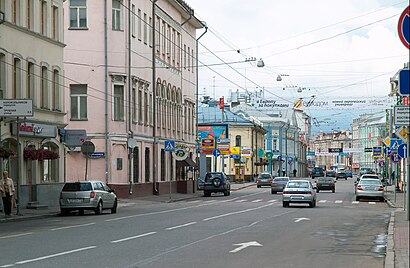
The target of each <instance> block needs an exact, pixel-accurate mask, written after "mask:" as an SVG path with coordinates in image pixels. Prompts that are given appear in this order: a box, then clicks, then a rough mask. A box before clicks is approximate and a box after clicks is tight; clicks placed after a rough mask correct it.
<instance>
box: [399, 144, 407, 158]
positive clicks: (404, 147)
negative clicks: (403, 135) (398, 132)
mask: <svg viewBox="0 0 410 268" xmlns="http://www.w3.org/2000/svg"><path fill="white" fill-rule="evenodd" d="M397 154H398V155H399V156H400V157H401V158H407V157H408V156H409V146H408V145H407V144H406V143H403V144H402V145H400V146H399V148H398V149H397Z"/></svg>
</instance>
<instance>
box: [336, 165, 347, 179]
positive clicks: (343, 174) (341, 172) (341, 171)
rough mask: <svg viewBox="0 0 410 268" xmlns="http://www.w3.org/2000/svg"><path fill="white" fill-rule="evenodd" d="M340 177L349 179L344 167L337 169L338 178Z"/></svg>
mask: <svg viewBox="0 0 410 268" xmlns="http://www.w3.org/2000/svg"><path fill="white" fill-rule="evenodd" d="M338 179H345V180H347V175H346V171H345V169H344V168H339V169H337V171H336V180H338Z"/></svg>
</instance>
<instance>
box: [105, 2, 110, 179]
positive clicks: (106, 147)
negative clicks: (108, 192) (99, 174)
mask: <svg viewBox="0 0 410 268" xmlns="http://www.w3.org/2000/svg"><path fill="white" fill-rule="evenodd" d="M104 93H105V94H104V95H105V105H104V106H105V107H104V112H105V113H104V121H105V122H104V125H105V126H104V127H105V130H104V131H105V135H104V139H105V152H104V153H105V182H106V183H108V164H109V162H108V31H107V0H104Z"/></svg>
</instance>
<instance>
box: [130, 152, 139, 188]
mask: <svg viewBox="0 0 410 268" xmlns="http://www.w3.org/2000/svg"><path fill="white" fill-rule="evenodd" d="M132 154H133V155H132V157H133V162H134V165H133V167H134V170H133V182H134V183H138V182H139V181H140V150H139V148H138V147H134V150H133V152H132Z"/></svg>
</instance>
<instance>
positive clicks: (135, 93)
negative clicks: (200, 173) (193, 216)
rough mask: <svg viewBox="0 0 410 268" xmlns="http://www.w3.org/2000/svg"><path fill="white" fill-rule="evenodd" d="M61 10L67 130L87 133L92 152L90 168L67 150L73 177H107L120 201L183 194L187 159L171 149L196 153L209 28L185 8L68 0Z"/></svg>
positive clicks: (76, 150)
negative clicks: (200, 51) (200, 63)
mask: <svg viewBox="0 0 410 268" xmlns="http://www.w3.org/2000/svg"><path fill="white" fill-rule="evenodd" d="M129 3H130V6H129ZM64 10H65V15H64V16H65V17H64V25H65V27H64V36H65V43H66V47H65V49H64V70H65V88H66V91H65V100H66V107H67V108H68V113H67V115H66V122H67V127H66V128H65V129H66V130H86V133H87V136H86V140H87V141H91V142H92V143H93V144H94V146H95V151H94V153H93V154H91V155H90V157H89V158H88V160H87V158H86V157H85V155H84V154H83V153H81V152H80V147H78V146H77V147H75V146H74V147H73V146H71V147H67V151H66V154H65V155H66V167H67V168H66V179H67V180H83V179H100V180H103V181H106V182H107V183H108V184H109V185H110V186H111V187H113V188H114V189H115V190H116V193H117V194H118V195H119V196H120V197H127V196H130V194H131V193H132V195H133V196H141V195H151V194H168V193H169V191H170V190H169V189H171V191H172V192H176V191H180V189H179V188H180V186H181V185H179V184H181V183H180V181H181V182H182V181H185V180H184V178H185V175H184V172H185V170H186V165H188V164H187V162H190V161H176V160H175V159H174V158H173V157H172V155H171V153H169V152H166V151H165V150H164V143H165V141H166V140H173V141H175V142H176V143H177V144H178V143H180V144H184V145H186V146H187V147H188V148H190V149H189V150H190V154H191V155H192V154H194V152H195V144H196V143H195V142H196V141H195V133H196V128H195V126H196V121H195V120H196V119H195V118H196V112H195V111H196V92H197V82H196V81H197V68H196V66H197V39H196V31H197V30H198V29H201V28H203V27H204V24H203V23H202V22H200V21H199V20H198V19H197V18H196V17H195V16H194V15H193V14H194V11H193V9H191V8H190V7H189V6H188V5H187V4H186V3H185V2H184V1H182V0H157V1H154V4H153V3H152V1H148V0H144V1H136V0H130V1H126V0H122V1H121V0H107V1H101V0H88V1H86V0H75V1H74V0H71V1H65V2H64ZM86 161H88V163H87V162H86ZM86 171H87V172H86ZM185 183H186V182H185ZM192 186H193V185H192ZM184 187H185V188H186V185H184ZM184 187H183V188H184ZM189 187H191V185H189V186H188V188H189ZM192 189H193V187H192Z"/></svg>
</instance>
